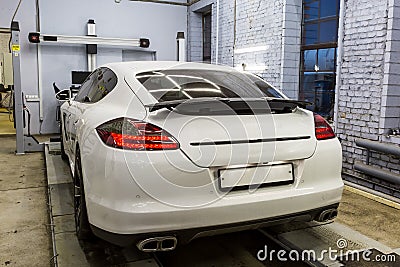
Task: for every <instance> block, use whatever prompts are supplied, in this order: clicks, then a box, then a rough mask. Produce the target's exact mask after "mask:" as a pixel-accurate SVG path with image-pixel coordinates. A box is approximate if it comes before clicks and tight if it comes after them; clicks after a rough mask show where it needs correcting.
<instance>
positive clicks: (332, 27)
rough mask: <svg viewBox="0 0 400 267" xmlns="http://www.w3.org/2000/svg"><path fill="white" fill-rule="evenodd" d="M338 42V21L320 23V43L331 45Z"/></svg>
mask: <svg viewBox="0 0 400 267" xmlns="http://www.w3.org/2000/svg"><path fill="white" fill-rule="evenodd" d="M336 41H337V23H336V19H334V20H329V21H324V22H321V23H320V30H319V42H320V43H329V42H336Z"/></svg>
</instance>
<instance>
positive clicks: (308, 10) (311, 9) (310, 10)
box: [304, 0, 318, 21]
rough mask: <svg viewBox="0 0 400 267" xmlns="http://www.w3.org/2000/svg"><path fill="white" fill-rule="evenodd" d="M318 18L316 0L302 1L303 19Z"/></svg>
mask: <svg viewBox="0 0 400 267" xmlns="http://www.w3.org/2000/svg"><path fill="white" fill-rule="evenodd" d="M313 19H318V0H309V1H304V21H308V20H313Z"/></svg>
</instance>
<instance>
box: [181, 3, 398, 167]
mask: <svg viewBox="0 0 400 267" xmlns="http://www.w3.org/2000/svg"><path fill="white" fill-rule="evenodd" d="M210 1H211V2H213V3H214V4H213V8H212V10H213V11H212V12H213V33H212V34H213V44H212V47H213V48H214V49H213V54H212V57H213V62H215V42H216V40H217V36H216V35H215V32H216V21H215V18H216V4H215V1H216V0H201V1H200V2H198V3H196V5H194V6H197V8H198V7H199V6H201V5H205V3H210ZM344 2H345V6H344V7H343V6H342V7H341V8H344V14H345V15H344V40H343V44H344V48H343V62H342V66H341V69H340V70H339V71H340V73H341V79H340V81H339V85H338V86H339V88H338V94H339V101H338V110H337V113H338V121H337V129H336V132H337V133H338V136H339V138H340V139H341V140H342V145H343V156H344V162H343V167H344V171H346V172H349V173H354V171H353V163H354V160H356V159H359V160H365V156H366V154H365V151H363V150H362V149H360V148H358V147H356V146H355V144H354V139H356V138H366V139H371V140H379V141H388V142H393V141H394V140H395V139H396V140H398V141H397V142H399V143H400V138H391V139H388V138H386V137H385V136H386V133H387V132H388V129H389V128H396V127H400V89H399V88H400V0H384V1H376V0H345V1H344ZM193 10H195V9H194V8H193V7H190V8H189V17H190V18H192V17H194V18H195V17H196V14H193V12H192V11H193ZM219 14H220V19H219V22H220V24H219V35H218V40H219V46H218V48H219V49H218V50H219V53H218V62H219V63H222V64H227V65H230V66H241V65H242V63H245V64H246V65H247V66H248V67H252V66H266V68H265V70H262V71H253V72H256V73H258V74H261V76H263V77H264V78H266V80H268V81H269V82H270V83H272V84H273V85H274V86H276V87H278V88H282V89H283V91H284V92H285V93H286V94H287V95H288V96H289V97H292V98H297V97H298V88H299V67H300V44H301V21H302V0H276V1H263V0H237V6H236V18H235V6H234V1H232V0H229V1H228V0H221V1H220V9H219ZM189 21H190V22H192V19H189ZM235 21H236V31H235ZM192 25H194V24H192ZM196 31H201V24H200V26H195V27H193V28H191V26H190V25H189V29H188V32H189V33H190V36H191V38H192V40H191V41H190V42H189V44H190V46H191V47H190V48H189V51H190V52H189V54H190V53H192V55H191V57H189V58H191V59H192V60H193V59H196V57H197V56H198V55H199V54H198V52H197V51H199V49H200V48H201V45H200V46H199V45H198V42H201V39H199V35H198V34H196V33H195V32H196ZM200 36H201V35H200ZM198 40H199V41H198ZM260 46H266V49H264V50H263V51H257V52H246V53H234V50H237V49H242V48H249V47H260ZM371 160H372V161H371V163H372V164H375V165H377V166H381V167H383V168H386V169H389V170H391V171H394V172H399V171H400V169H399V168H400V167H399V166H400V162H399V160H398V159H394V158H391V157H389V159H387V156H382V155H379V154H374V155H373V156H372V157H371Z"/></svg>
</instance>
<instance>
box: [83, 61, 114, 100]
mask: <svg viewBox="0 0 400 267" xmlns="http://www.w3.org/2000/svg"><path fill="white" fill-rule="evenodd" d="M96 76H97V80H96V81H95V82H94V84H93V86H92V87H91V89H90V91H89V93H88V95H87V98H88V100H89V101H90V102H91V103H95V102H97V101H99V100H101V99H103V97H105V96H106V95H107V94H109V93H110V92H111V91H112V90H113V89H114V88H115V86H116V85H117V75H115V73H114V72H113V71H112V70H110V69H108V68H100V69H99V71H98V72H97V73H96Z"/></svg>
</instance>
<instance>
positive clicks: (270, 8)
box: [188, 0, 301, 98]
mask: <svg viewBox="0 0 400 267" xmlns="http://www.w3.org/2000/svg"><path fill="white" fill-rule="evenodd" d="M209 4H212V18H213V21H212V24H213V31H212V47H213V49H212V62H215V61H216V43H217V41H218V63H219V64H225V65H229V66H233V67H241V66H242V64H245V65H246V69H247V70H249V71H251V72H254V73H257V74H259V75H261V76H263V77H264V78H265V79H266V80H267V81H269V82H270V83H271V84H273V85H274V86H276V87H277V88H283V90H284V92H285V93H287V94H288V95H289V96H290V97H294V98H297V92H298V81H299V77H298V75H299V71H298V68H299V60H300V35H301V0H277V1H263V0H237V1H236V5H235V1H231V0H221V1H220V3H219V33H218V40H217V35H216V32H217V30H216V27H217V23H216V18H217V7H216V1H215V0H212V1H210V0H201V1H199V2H197V3H196V4H194V5H192V6H190V7H189V8H188V21H189V26H188V32H189V40H188V44H189V45H188V58H189V60H191V61H200V60H201V51H202V44H201V42H202V33H201V30H202V29H201V12H202V11H203V10H204V7H205V6H207V5H209ZM235 7H236V10H235ZM235 11H236V12H235ZM283 44H284V45H283ZM254 47H265V48H263V49H262V50H259V51H255V52H245V51H244V52H243V50H242V49H243V48H254ZM235 51H236V52H235Z"/></svg>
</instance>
